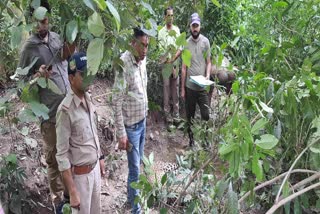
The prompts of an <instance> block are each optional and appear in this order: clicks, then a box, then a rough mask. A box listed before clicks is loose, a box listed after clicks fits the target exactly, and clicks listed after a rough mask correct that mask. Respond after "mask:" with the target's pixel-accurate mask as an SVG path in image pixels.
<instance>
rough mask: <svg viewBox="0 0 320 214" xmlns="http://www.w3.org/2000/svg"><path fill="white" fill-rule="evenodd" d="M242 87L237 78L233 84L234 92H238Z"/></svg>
mask: <svg viewBox="0 0 320 214" xmlns="http://www.w3.org/2000/svg"><path fill="white" fill-rule="evenodd" d="M239 88H240V82H239V81H238V80H237V81H235V82H234V83H233V84H232V92H233V93H235V94H237V93H238V91H239Z"/></svg>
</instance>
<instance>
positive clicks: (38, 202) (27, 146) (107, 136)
mask: <svg viewBox="0 0 320 214" xmlns="http://www.w3.org/2000/svg"><path fill="white" fill-rule="evenodd" d="M110 86H111V83H110V82H109V81H108V80H106V79H98V80H96V81H95V83H94V84H93V85H92V86H91V92H92V97H93V100H94V104H95V105H96V108H97V113H98V121H99V140H100V144H101V147H102V148H103V151H104V153H105V155H106V161H105V163H106V164H105V166H106V170H107V175H106V176H105V178H103V180H102V213H117V212H118V213H128V212H129V211H128V210H125V209H124V208H123V205H124V203H125V201H126V188H127V187H126V186H127V185H126V182H127V174H128V167H127V157H126V153H125V152H123V151H118V150H117V142H116V140H115V137H114V131H113V130H114V128H113V126H112V124H113V113H112V109H111V105H110V102H108V100H109V96H108V95H110V92H111V91H110V90H111V87H110ZM8 94H10V90H2V91H1V92H0V97H3V96H5V95H6V96H7V95H8ZM11 102H13V103H14V104H13V109H12V110H11V112H10V115H11V117H13V116H16V115H17V114H18V113H19V110H21V109H23V108H24V106H25V104H24V103H22V102H21V101H20V100H19V98H18V97H15V96H12V97H11ZM0 124H1V126H0V134H1V135H0V157H1V156H5V155H7V154H9V153H15V154H17V157H18V160H19V164H20V166H22V167H23V168H24V169H25V172H26V175H27V179H26V180H25V190H26V193H27V200H26V201H27V202H28V203H26V204H27V205H26V206H27V207H26V209H24V210H28V209H29V210H30V211H31V213H41V214H46V213H53V206H52V205H51V200H50V196H49V195H50V194H49V189H48V181H47V177H46V163H45V156H44V153H43V145H44V142H43V140H42V136H41V133H40V128H39V123H28V124H20V123H19V124H18V125H15V124H11V126H9V123H8V120H6V119H4V118H1V119H0ZM9 127H10V128H9ZM24 127H27V128H28V130H29V131H28V133H27V134H26V133H24V132H23V131H22V130H24V129H26V128H24ZM25 134H26V135H25ZM25 138H29V139H33V140H32V142H33V143H30V141H29V143H26V140H25ZM188 149H189V147H188V138H187V137H186V136H185V135H184V133H183V132H182V131H179V130H176V131H175V132H170V131H168V129H167V126H166V124H165V123H164V121H163V119H162V117H161V116H160V117H158V118H157V119H156V121H155V119H154V118H152V119H151V117H150V116H148V119H147V133H146V143H145V155H146V156H149V154H150V153H152V152H153V153H154V159H155V160H154V161H155V162H157V161H162V162H170V163H174V162H176V155H182V154H184V153H185V152H186V151H187V150H188ZM153 212H154V213H157V212H156V211H153ZM27 213H30V212H27Z"/></svg>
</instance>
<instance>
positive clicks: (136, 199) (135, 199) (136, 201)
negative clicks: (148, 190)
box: [133, 196, 140, 204]
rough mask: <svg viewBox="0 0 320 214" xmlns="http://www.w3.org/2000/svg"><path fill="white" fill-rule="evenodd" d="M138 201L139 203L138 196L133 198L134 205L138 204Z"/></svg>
mask: <svg viewBox="0 0 320 214" xmlns="http://www.w3.org/2000/svg"><path fill="white" fill-rule="evenodd" d="M139 201H140V197H139V196H136V197H135V198H134V202H133V203H134V204H138V203H139Z"/></svg>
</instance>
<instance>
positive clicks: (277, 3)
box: [272, 1, 288, 8]
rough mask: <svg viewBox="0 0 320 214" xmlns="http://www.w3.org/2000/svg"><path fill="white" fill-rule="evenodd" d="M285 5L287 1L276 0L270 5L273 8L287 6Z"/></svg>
mask: <svg viewBox="0 0 320 214" xmlns="http://www.w3.org/2000/svg"><path fill="white" fill-rule="evenodd" d="M287 6H288V3H287V2H285V1H278V2H275V3H273V5H272V7H273V8H279V7H287Z"/></svg>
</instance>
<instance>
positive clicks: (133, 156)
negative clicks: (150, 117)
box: [125, 119, 146, 214]
mask: <svg viewBox="0 0 320 214" xmlns="http://www.w3.org/2000/svg"><path fill="white" fill-rule="evenodd" d="M125 128H126V132H127V136H128V140H129V143H130V144H131V145H132V149H131V151H127V157H128V167H129V175H128V183H127V192H128V201H129V202H130V204H131V208H132V213H135V214H136V213H140V212H141V207H140V204H134V198H135V197H136V196H137V195H138V194H139V190H137V189H133V188H132V187H130V184H131V182H137V181H138V179H139V173H140V163H142V158H143V150H144V143H145V135H146V119H143V120H141V121H140V122H138V123H136V124H134V125H132V126H126V127H125Z"/></svg>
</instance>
